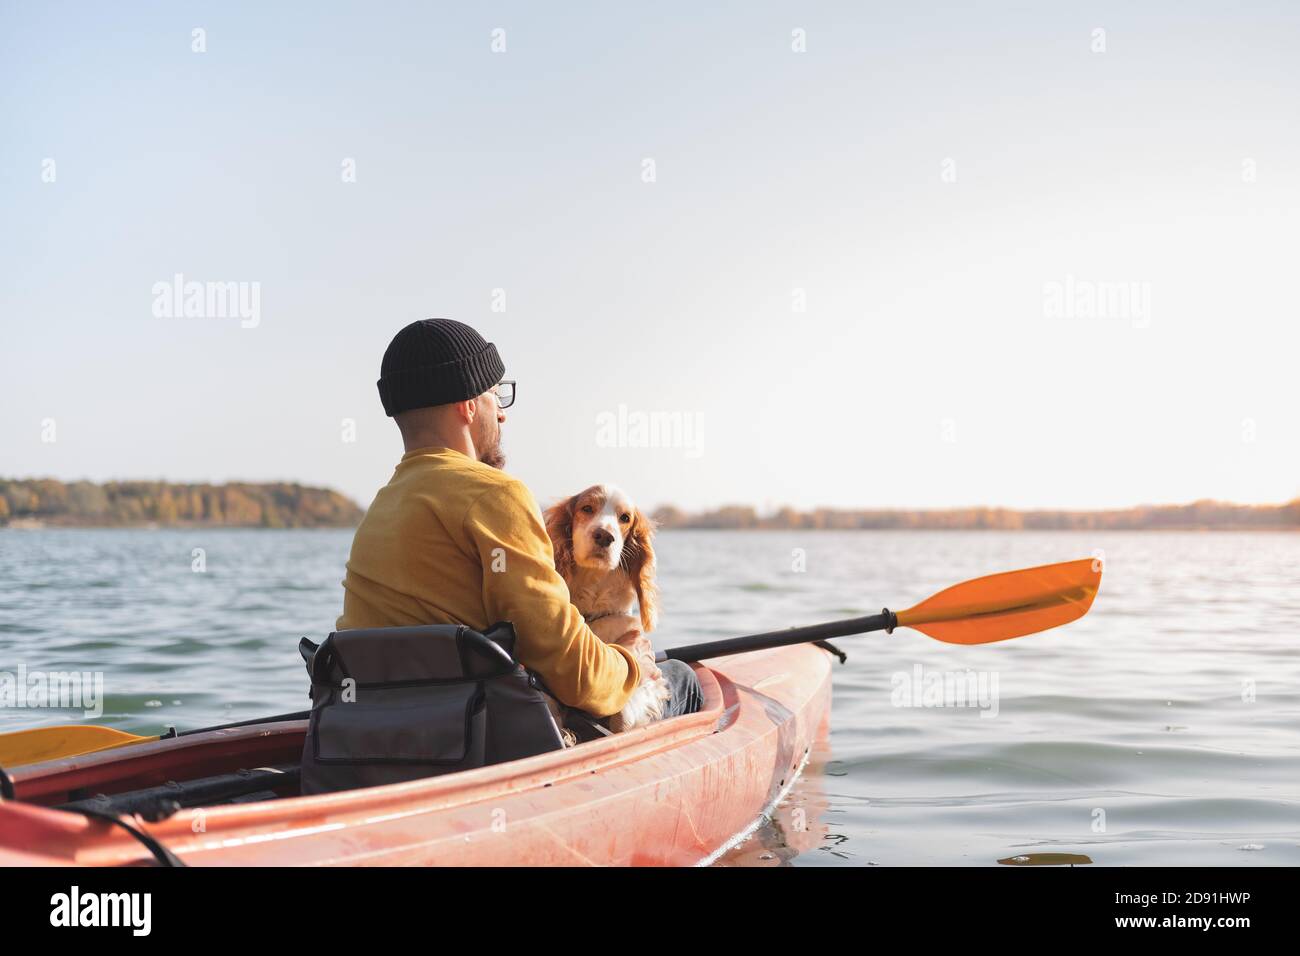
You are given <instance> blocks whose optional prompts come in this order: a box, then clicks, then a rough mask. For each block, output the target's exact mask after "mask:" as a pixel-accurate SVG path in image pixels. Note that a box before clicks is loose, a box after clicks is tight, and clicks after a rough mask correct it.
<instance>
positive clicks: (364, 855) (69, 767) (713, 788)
mask: <svg viewBox="0 0 1300 956" xmlns="http://www.w3.org/2000/svg"><path fill="white" fill-rule="evenodd" d="M830 660H831V659H830V656H829V655H828V654H827V653H826V652H825V651H823V650H820V649H818V648H815V647H812V646H809V645H802V646H798V647H790V648H778V649H771V650H764V651H755V652H752V653H749V654H741V655H735V656H733V657H728V658H720V659H717V660H715V661H711V662H710V666H709V667H704V666H702V665H696V670H697V673H698V674H699V677H700V683H701V689H702V690H703V691H704V698H705V701H704V707H703V708H702V709H701V711H699V712H698V713H695V714H688V715H685V716H682V717H675V718H672V719H670V720H666V721H663V722H661V723H657V724H652V725H650V726H647V727H644V728H638V729H636V730H633V731H630V732H627V733H623V734H618V735H614V736H612V737H605V738H601V739H599V740H596V741H592V742H589V743H584V744H580V745H578V746H576V747H573V748H569V749H567V750H562V751H554V752H551V753H546V754H539V755H537V756H534V757H529V758H526V759H523V760H519V761H514V762H511V763H508V764H497V765H493V766H488V767H481V768H476V769H473V770H467V771H463V772H460V773H455V774H447V775H443V776H439V777H429V778H424V779H420V780H414V781H408V782H404V783H395V784H388V785H385V786H379V787H371V788H366V789H361V790H351V791H343V792H338V793H330V794H321V795H313V796H300V795H297V792H296V786H295V789H294V790H293V791H292V792H291V793H290V792H286V791H285V789H284V788H281V789H280V790H279V791H277V792H279V793H281V794H282V795H281V796H279V797H278V798H277V799H265V800H259V801H255V802H243V803H231V804H221V805H216V806H211V807H207V808H205V809H203V810H202V814H203V824H204V832H198V833H195V832H193V830H192V829H191V824H192V822H193V820H194V819H195V818H196V814H195V811H196V810H197V808H182V809H180V810H178V811H176V812H175V813H174V814H172V815H171V816H169V817H167V818H166V819H163V820H160V821H159V822H157V823H144V822H141V823H140V824H139V826H140V827H141V828H142V829H143V830H145V831H146V832H147V833H149V834H150V835H151V836H152V837H154V838H155V839H157V840H158V841H160V842H161V843H162V844H163V845H164V846H166V847H168V849H169V850H171V851H172V852H173V853H174V854H176V855H177V856H178V857H180V858H181V859H182V860H183V861H184V862H185V863H186V864H189V865H198V866H204V865H235V866H247V865H279V866H293V865H300V866H301V865H305V866H328V865H347V864H363V865H364V864H374V863H379V864H384V865H401V864H418V865H528V864H538V865H554V864H563V865H573V864H574V863H578V862H583V863H593V864H600V865H629V864H649V865H691V864H697V865H698V864H699V863H701V862H703V861H712V860H714V859H716V858H717V856H718V855H720V852H725V850H722V848H723V847H724V846H732V845H735V844H736V843H738V842H743V840H744V839H745V838H746V837H747V836H748V835H750V834H752V833H753V832H754V831H755V830H756V829H757V828H758V827H759V826H760V825H761V824H762V821H763V819H764V817H765V815H767V814H770V813H771V811H772V809H773V808H774V807H775V805H776V804H777V803H779V801H780V800H781V799H783V797H784V796H785V795H786V794H787V793H788V791H789V788H790V786H792V785H793V782H794V780H795V779H796V778H797V776H798V775H799V774H800V773H801V772H802V770H803V767H804V766H805V765H806V763H807V760H808V756H809V753H810V749H811V745H812V742H813V738H814V736H815V735H816V734H817V733H818V731H819V728H822V727H823V725H824V724H825V721H826V718H827V715H828V714H829V704H830V693H831V687H830ZM773 679H775V680H773ZM759 685H762V686H763V687H764V688H765V689H764V690H759V689H758V687H759ZM774 703H775V704H777V705H778V706H775V707H773V706H771V705H772V704H774ZM306 723H307V722H306V721H287V722H282V723H276V724H261V725H252V726H247V727H241V728H231V729H223V730H219V731H211V732H204V733H200V734H194V735H181V736H179V737H175V738H169V739H166V740H159V741H153V742H149V743H142V744H138V745H136V746H133V747H128V748H122V749H120V750H117V751H104V752H98V753H93V754H88V755H83V756H79V757H69V758H64V759H62V760H55V761H49V762H46V763H44V764H32V765H28V766H25V767H20V768H16V769H15V770H14V778H15V785H16V788H17V794H18V798H19V802H4V803H0V864H5V863H22V864H27V865H31V864H44V865H67V864H73V865H139V864H146V865H147V864H149V863H150V862H152V861H151V858H150V857H149V855H148V853H147V851H146V850H145V849H144V847H142V846H141V844H139V843H138V842H137V841H136V840H135V839H134V838H132V837H130V836H129V835H128V834H125V833H121V835H120V836H119V835H118V834H119V832H120V831H119V830H118V828H116V827H111V826H108V825H106V824H104V823H102V822H98V821H91V820H89V819H87V818H85V817H82V816H79V815H77V814H74V813H68V812H64V811H61V810H57V809H55V808H54V805H57V804H59V803H63V802H67V801H68V800H69V799H75V798H76V797H78V796H80V797H84V796H87V795H93V794H94V793H100V792H104V793H109V794H115V793H128V792H134V791H135V790H139V789H145V788H149V787H152V786H159V785H162V784H165V783H166V781H167V780H170V779H174V780H182V781H185V780H190V779H195V778H200V777H204V776H208V775H211V774H216V773H222V772H225V773H234V772H236V771H237V770H238V769H241V768H253V767H263V766H274V765H278V764H284V763H288V762H291V761H293V760H296V758H297V756H299V755H300V754H301V749H302V743H303V738H304V735H305V731H306ZM778 781H779V784H778ZM42 804H44V805H42ZM497 823H501V826H496V825H495V824H497Z"/></svg>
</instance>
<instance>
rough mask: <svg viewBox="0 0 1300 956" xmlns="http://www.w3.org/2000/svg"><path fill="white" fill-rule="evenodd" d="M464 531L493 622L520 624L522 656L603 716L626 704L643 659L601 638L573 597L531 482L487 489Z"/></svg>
mask: <svg viewBox="0 0 1300 956" xmlns="http://www.w3.org/2000/svg"><path fill="white" fill-rule="evenodd" d="M464 531H465V533H466V535H467V536H468V537H469V540H470V542H471V543H472V545H473V547H474V548H475V549H476V550H477V551H478V555H479V560H480V561H481V562H482V564H483V606H484V608H485V610H486V611H487V614H488V620H489V622H495V621H510V622H512V623H513V624H514V626H515V634H516V636H517V639H518V640H517V643H516V646H515V653H516V656H517V657H518V658H519V661H520V662H521V663H522V664H523V665H524V666H525V667H528V668H530V669H531V670H534V671H536V672H537V673H538V674H540V675H541V677H542V679H543V680H544V681H546V685H547V687H548V688H549V689H550V691H551V693H553V694H554V695H555V696H556V697H558V698H559V699H560V700H561V701H562V702H563V703H565V704H568V705H569V706H570V707H577V708H579V709H580V710H585V711H588V712H589V713H592V714H595V715H596V716H598V717H604V716H608V715H609V714H614V713H617V712H618V711H619V710H621V709H622V707H623V705H624V704H625V703H626V702H627V699H628V697H629V695H631V693H632V691H633V690H634V689H635V688H636V687H637V685H638V684H640V682H641V674H640V670H639V667H638V664H637V661H636V658H635V656H634V654H633V653H632V652H631V651H630V650H628V649H625V648H623V647H619V646H616V645H612V644H605V643H604V642H603V641H601V639H600V638H598V637H597V636H596V635H595V634H593V633H592V632H591V628H589V627H588V626H587V623H586V621H584V620H583V619H582V614H581V612H579V611H578V609H577V608H576V607H574V606H573V604H572V603H571V602H570V600H569V588H568V586H567V585H566V584H565V583H564V578H562V577H560V575H559V573H558V572H557V571H556V570H555V563H554V556H553V554H552V551H551V539H550V538H549V537H548V536H547V534H546V528H545V526H544V525H543V524H542V516H541V512H540V510H539V509H538V507H537V502H536V501H535V500H534V499H533V496H532V494H531V493H530V492H529V491H528V489H527V488H526V487H524V485H523V483H522V482H518V481H511V482H509V483H507V484H503V485H500V486H498V487H496V488H493V489H491V490H490V491H486V492H484V493H483V495H482V496H480V497H479V499H478V500H477V501H475V502H474V504H473V505H472V506H471V507H470V509H469V511H468V512H467V513H466V515H465V525H464Z"/></svg>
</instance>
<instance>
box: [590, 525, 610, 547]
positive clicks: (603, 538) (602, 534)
mask: <svg viewBox="0 0 1300 956" xmlns="http://www.w3.org/2000/svg"><path fill="white" fill-rule="evenodd" d="M591 536H592V537H593V538H595V539H596V543H597V544H598V545H600V546H601V547H602V548H608V547H609V546H610V545H611V544H613V543H614V536H613V535H612V534H610V533H609V532H608V531H606V530H605V529H604V528H597V529H596V530H595V531H593V532H592V533H591Z"/></svg>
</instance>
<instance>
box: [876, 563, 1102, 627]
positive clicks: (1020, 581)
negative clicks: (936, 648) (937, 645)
mask: <svg viewBox="0 0 1300 956" xmlns="http://www.w3.org/2000/svg"><path fill="white" fill-rule="evenodd" d="M1100 587H1101V561H1100V560H1097V559H1093V558H1083V559H1082V560H1079V561H1066V562H1063V563H1061V564H1045V565H1042V566H1041V567H1037V568H1025V569H1024V570H1022V571H1006V572H1004V573H1002V574H990V575H988V576H987V577H983V578H975V579H974V580H973V581H964V582H962V583H961V584H954V585H953V586H952V587H950V588H948V589H946V590H944V591H940V592H939V593H938V594H936V595H934V596H933V597H931V598H928V599H926V600H924V601H922V602H921V603H920V604H918V605H916V607H913V608H908V609H907V610H906V611H899V612H898V623H899V624H901V625H903V626H905V627H911V628H915V629H916V630H918V631H920V632H921V633H922V634H928V635H929V636H930V637H933V638H934V639H935V640H938V641H945V642H947V643H949V644H990V643H992V642H993V641H1005V640H1008V639H1009V638H1013V637H1021V636H1023V635H1025V634H1033V633H1035V632H1037V631H1045V630H1047V629H1048V628H1050V627H1059V626H1060V625H1062V624H1069V623H1070V622H1071V621H1074V620H1077V619H1079V618H1081V617H1083V615H1085V614H1087V613H1088V608H1090V607H1092V600H1093V598H1095V597H1096V596H1097V590H1098V589H1099V588H1100Z"/></svg>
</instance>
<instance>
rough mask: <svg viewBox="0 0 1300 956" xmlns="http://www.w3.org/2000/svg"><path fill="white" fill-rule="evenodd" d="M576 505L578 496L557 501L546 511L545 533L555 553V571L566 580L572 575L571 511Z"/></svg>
mask: <svg viewBox="0 0 1300 956" xmlns="http://www.w3.org/2000/svg"><path fill="white" fill-rule="evenodd" d="M577 505H578V496H577V495H574V496H573V497H572V498H566V499H565V500H564V501H557V502H556V503H555V504H553V505H551V506H550V507H549V508H547V509H546V514H545V515H543V517H544V518H545V519H546V533H547V534H548V535H550V537H551V550H552V551H554V552H555V570H557V571H559V572H560V577H562V578H564V579H565V580H568V578H569V575H571V574H572V573H573V570H574V567H575V565H574V562H573V509H574V508H576V507H577Z"/></svg>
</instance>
